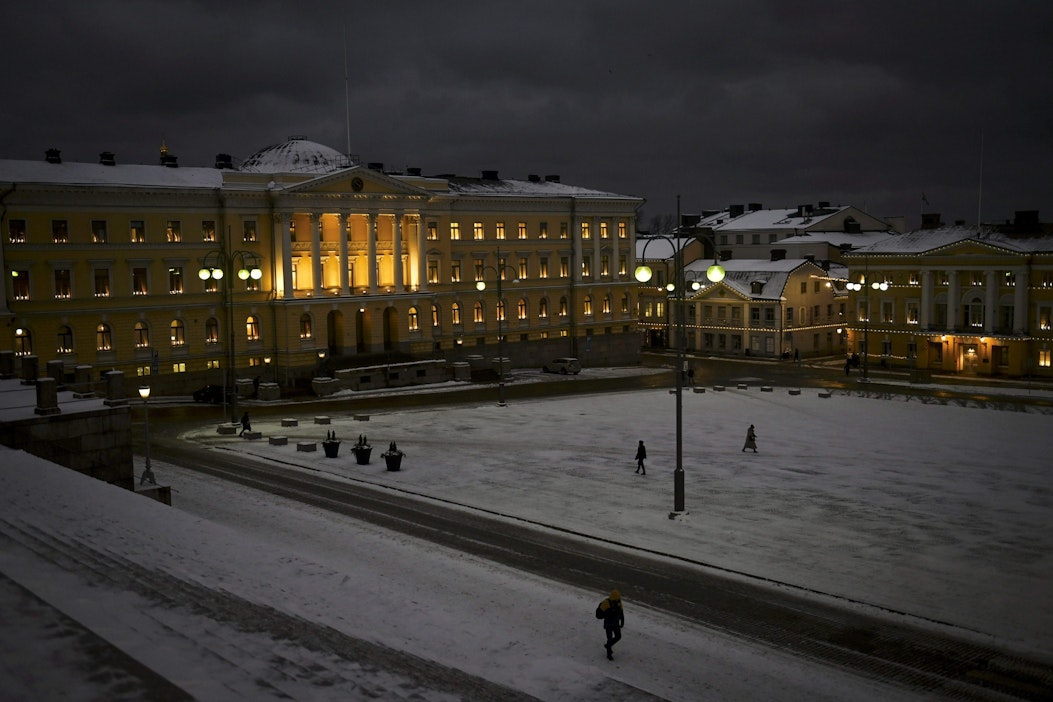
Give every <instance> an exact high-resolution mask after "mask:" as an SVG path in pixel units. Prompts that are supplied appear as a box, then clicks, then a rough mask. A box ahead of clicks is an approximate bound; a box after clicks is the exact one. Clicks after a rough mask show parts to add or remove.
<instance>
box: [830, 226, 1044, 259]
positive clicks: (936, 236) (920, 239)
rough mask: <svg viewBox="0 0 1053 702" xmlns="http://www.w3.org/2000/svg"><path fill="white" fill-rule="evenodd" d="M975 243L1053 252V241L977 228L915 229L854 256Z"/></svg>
mask: <svg viewBox="0 0 1053 702" xmlns="http://www.w3.org/2000/svg"><path fill="white" fill-rule="evenodd" d="M965 241H973V242H976V243H979V244H983V245H987V246H994V247H998V248H1002V249H1007V250H1009V251H1014V252H1018V253H1035V252H1039V251H1048V252H1053V237H1050V236H1028V237H1022V236H1013V235H1009V234H1005V233H1002V232H996V231H989V230H980V229H977V228H976V227H941V228H939V229H916V230H914V231H912V232H908V233H906V234H900V235H898V236H891V237H888V238H886V239H881V240H879V241H876V242H875V243H873V244H871V245H870V246H866V247H863V248H861V249H857V250H856V251H853V252H851V253H850V254H849V255H852V254H856V255H859V254H918V253H923V252H926V251H933V250H935V249H939V248H943V247H946V246H950V245H952V244H957V243H959V242H965Z"/></svg>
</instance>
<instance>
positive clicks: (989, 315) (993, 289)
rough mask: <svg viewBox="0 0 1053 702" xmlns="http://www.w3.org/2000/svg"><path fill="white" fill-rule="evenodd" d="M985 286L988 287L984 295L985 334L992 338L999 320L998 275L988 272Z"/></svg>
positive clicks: (985, 277)
mask: <svg viewBox="0 0 1053 702" xmlns="http://www.w3.org/2000/svg"><path fill="white" fill-rule="evenodd" d="M984 285H986V286H987V290H986V291H985V295H984V334H985V335H988V336H990V335H991V334H992V333H993V332H994V328H995V320H996V319H998V273H997V272H996V271H986V272H985V273H984Z"/></svg>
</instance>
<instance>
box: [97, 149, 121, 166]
mask: <svg viewBox="0 0 1053 702" xmlns="http://www.w3.org/2000/svg"><path fill="white" fill-rule="evenodd" d="M99 163H101V164H102V165H104V166H116V165H117V157H116V156H114V155H113V152H112V151H103V152H102V153H101V154H99Z"/></svg>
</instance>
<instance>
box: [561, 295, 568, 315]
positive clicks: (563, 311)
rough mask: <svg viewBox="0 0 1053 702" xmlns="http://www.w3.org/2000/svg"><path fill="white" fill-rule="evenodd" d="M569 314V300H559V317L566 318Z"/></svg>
mask: <svg viewBox="0 0 1053 702" xmlns="http://www.w3.org/2000/svg"><path fill="white" fill-rule="evenodd" d="M567 312H568V307H567V298H565V297H561V298H559V316H560V317H566V316H567Z"/></svg>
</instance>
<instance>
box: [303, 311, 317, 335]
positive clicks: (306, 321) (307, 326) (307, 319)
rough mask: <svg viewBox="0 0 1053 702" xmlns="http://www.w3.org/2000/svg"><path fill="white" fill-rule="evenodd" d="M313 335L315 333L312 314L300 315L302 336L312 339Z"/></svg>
mask: <svg viewBox="0 0 1053 702" xmlns="http://www.w3.org/2000/svg"><path fill="white" fill-rule="evenodd" d="M313 336H314V333H313V332H312V331H311V315H309V314H306V313H304V314H302V315H300V338H301V339H310V338H312V337H313Z"/></svg>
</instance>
